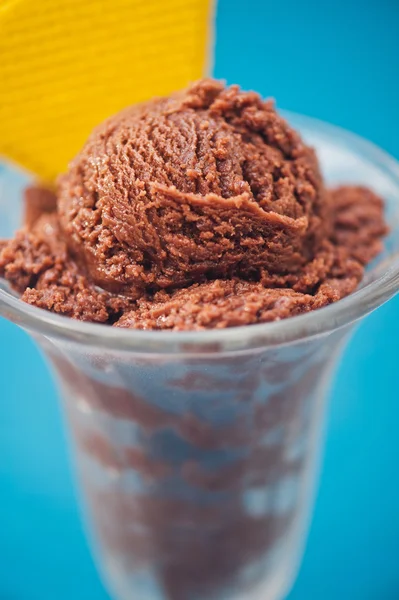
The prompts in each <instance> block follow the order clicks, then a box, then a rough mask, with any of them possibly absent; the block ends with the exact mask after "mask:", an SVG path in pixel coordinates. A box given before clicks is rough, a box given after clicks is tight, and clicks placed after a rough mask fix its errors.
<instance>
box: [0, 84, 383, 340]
mask: <svg viewBox="0 0 399 600" xmlns="http://www.w3.org/2000/svg"><path fill="white" fill-rule="evenodd" d="M46 194H47V198H46V203H45V206H43V210H42V214H40V216H38V218H33V217H32V214H35V212H36V216H37V206H39V207H40V202H39V203H38V200H37V197H36V200H35V210H33V211H32V210H31V211H30V214H29V215H28V218H27V222H26V227H25V229H23V230H22V231H20V232H19V233H17V235H16V237H15V239H14V240H11V241H10V242H9V243H7V244H5V245H3V249H2V250H1V252H0V276H2V277H5V278H6V279H8V280H9V282H10V283H11V285H12V286H13V287H14V288H15V289H16V290H17V291H19V292H20V293H21V295H22V299H23V300H24V301H26V302H28V303H30V304H33V305H36V306H39V307H41V308H45V309H47V310H51V311H54V312H57V313H60V314H63V315H67V316H70V317H73V318H76V319H82V320H87V321H96V322H103V323H108V324H111V325H116V326H118V327H135V328H145V329H176V330H183V329H203V328H215V327H229V326H233V325H240V324H250V323H258V322H265V321H271V320H276V319H281V318H286V317H289V316H293V315H297V314H301V313H303V312H307V311H309V310H313V309H315V308H320V307H322V306H325V305H327V304H329V303H331V302H334V301H336V300H339V299H340V298H342V297H343V296H345V295H347V294H349V293H350V292H352V291H353V290H354V289H355V288H356V286H357V285H358V283H359V281H360V280H361V278H362V275H363V267H364V265H365V264H366V263H367V262H368V261H369V260H370V259H371V258H373V256H375V254H376V253H378V251H379V250H380V248H381V242H380V240H381V237H382V236H383V235H384V233H385V224H384V220H383V203H382V201H381V200H380V199H379V198H378V197H377V196H375V194H373V193H372V192H371V191H369V190H366V189H363V188H360V187H346V188H339V189H337V190H333V191H329V190H326V188H325V186H324V184H323V180H322V177H321V174H320V170H319V166H318V162H317V158H316V156H315V154H314V152H313V150H312V149H311V148H309V147H308V146H306V145H305V144H304V142H303V141H302V140H301V138H300V136H299V135H298V134H297V133H296V132H295V131H294V130H292V129H291V127H290V126H289V125H288V124H287V123H286V121H285V120H284V119H282V118H281V117H280V116H279V115H278V114H277V112H276V111H275V108H274V105H273V103H272V102H271V101H266V102H265V101H263V100H262V99H261V98H260V97H259V96H258V95H257V94H255V93H254V92H249V93H247V92H242V91H240V89H239V88H238V87H237V86H232V87H227V88H226V87H224V86H223V85H222V84H221V83H219V82H216V81H213V80H203V81H200V82H198V83H196V84H194V85H192V86H191V87H190V88H188V89H187V90H185V91H183V92H180V93H177V94H175V95H173V96H171V97H170V98H161V99H155V100H152V101H150V102H148V103H145V104H142V105H139V106H134V107H131V108H128V109H126V110H124V111H123V112H121V113H119V114H118V115H116V116H114V117H112V118H110V119H109V120H107V121H106V122H105V123H104V124H102V125H100V126H99V127H98V128H97V129H96V130H95V131H94V132H93V134H92V135H91V137H90V139H89V140H88V142H87V144H86V145H85V147H84V148H83V150H82V151H81V153H80V154H79V155H78V156H77V157H76V158H75V159H74V160H73V161H72V163H71V165H70V169H69V171H68V172H67V173H66V174H65V175H63V176H61V177H60V178H59V180H58V184H57V192H56V201H55V202H54V206H55V205H56V208H55V209H54V211H53V212H52V213H51V209H52V207H53V205H52V202H51V200H49V197H48V192H46ZM32 195H33V194H32V192H30V196H31V197H32ZM36 196H37V195H36ZM31 201H32V200H31Z"/></svg>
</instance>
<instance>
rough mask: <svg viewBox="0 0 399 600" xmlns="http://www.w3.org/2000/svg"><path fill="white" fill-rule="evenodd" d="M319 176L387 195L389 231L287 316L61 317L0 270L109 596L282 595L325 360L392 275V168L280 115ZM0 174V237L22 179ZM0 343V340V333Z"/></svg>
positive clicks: (313, 457) (3, 307)
mask: <svg viewBox="0 0 399 600" xmlns="http://www.w3.org/2000/svg"><path fill="white" fill-rule="evenodd" d="M287 117H288V119H289V120H290V122H291V123H292V125H293V126H294V127H295V128H297V129H298V130H300V131H301V133H302V135H303V137H304V138H305V140H306V141H307V142H308V143H310V144H311V145H313V146H314V147H315V148H316V150H317V152H318V155H319V158H320V162H321V165H322V170H323V172H324V176H325V178H326V181H327V183H328V184H329V185H335V184H341V183H360V184H364V185H367V186H369V187H371V188H372V189H374V190H375V191H376V192H377V193H378V194H380V195H381V196H382V197H383V198H384V199H385V201H386V215H387V221H388V223H389V226H390V234H389V236H388V237H387V239H386V243H385V249H384V251H383V252H382V253H381V255H380V256H379V257H378V258H377V259H376V260H375V261H374V262H373V263H372V264H371V265H370V267H369V268H368V269H367V271H366V276H365V278H364V281H363V282H362V285H361V287H360V289H359V290H358V291H357V292H355V293H354V294H352V295H351V296H349V297H347V298H345V299H343V300H341V301H339V302H337V303H336V304H333V305H331V306H329V307H327V308H323V309H321V310H319V311H315V312H312V313H308V314H306V315H302V316H299V317H293V318H290V319H287V320H283V321H279V322H274V323H266V324H262V325H252V326H248V327H241V328H232V329H226V330H212V331H203V332H166V331H159V332H157V331H138V330H124V329H116V328H112V327H107V326H104V325H96V324H88V323H82V322H78V321H72V320H68V319H66V318H63V317H59V316H57V315H54V314H51V313H48V312H45V311H42V310H39V309H37V308H35V307H32V306H29V305H27V304H24V303H22V302H21V301H20V300H19V299H18V298H16V297H15V295H13V294H12V293H11V292H10V290H9V289H8V288H7V286H6V285H5V284H1V283H0V313H1V314H2V315H3V316H4V317H6V318H8V319H10V320H12V321H14V322H15V323H17V324H18V325H20V326H21V327H23V328H24V329H26V330H27V331H29V332H30V333H31V335H32V336H33V337H34V338H35V339H36V341H37V343H38V344H39V346H40V347H41V348H42V349H43V351H44V352H45V354H46V356H47V358H48V360H49V362H50V364H51V365H52V367H53V370H54V372H55V375H56V378H57V381H58V383H59V389H60V395H61V397H62V399H63V404H64V407H65V414H66V418H67V422H68V425H69V429H70V432H71V439H72V446H73V450H74V456H75V462H76V467H77V473H78V481H79V488H80V490H81V498H82V508H83V514H84V518H85V521H86V523H87V531H88V535H89V536H90V538H91V540H92V548H93V552H94V554H95V556H96V559H97V564H98V568H99V571H100V573H101V574H102V576H103V578H104V582H105V584H106V585H107V586H108V588H109V590H110V592H111V594H112V595H113V596H114V597H115V598H116V599H120V600H129V599H133V598H134V599H137V600H205V599H206V600H227V599H229V600H239V599H240V600H244V599H246V600H281V599H282V598H284V597H285V595H286V594H287V593H288V591H289V588H290V586H291V585H292V582H293V580H294V577H295V574H296V571H297V568H298V565H299V562H300V559H301V554H302V549H303V546H304V542H305V539H306V532H307V528H308V523H309V518H310V515H311V510H312V500H313V492H314V487H315V483H316V482H317V471H318V465H319V463H320V457H321V439H322V432H323V421H324V418H323V414H324V407H325V401H326V397H327V394H328V389H329V384H330V381H331V377H332V373H333V371H334V367H335V365H336V362H337V359H338V358H339V356H340V354H341V352H342V348H343V347H344V344H345V341H346V340H347V338H348V335H349V334H350V333H351V331H352V330H353V326H354V324H355V323H356V322H358V321H359V320H360V319H362V318H364V317H365V316H366V315H367V314H368V313H369V312H371V311H372V310H374V309H375V308H377V307H378V306H379V305H381V304H382V303H383V302H385V301H387V300H388V299H389V298H391V297H392V296H393V295H394V294H395V293H396V292H397V290H398V288H399V253H398V251H399V166H398V164H397V163H396V162H395V161H394V160H393V159H392V158H390V157H389V156H388V155H386V154H385V153H384V152H382V151H381V150H379V149H377V148H375V147H374V146H373V145H372V144H370V143H368V142H366V141H364V140H362V139H360V138H358V137H357V136H354V135H352V134H349V133H347V132H345V131H343V130H340V129H338V128H335V127H332V126H330V125H327V124H324V123H322V122H319V121H316V120H313V119H309V118H307V117H301V116H298V115H287ZM1 168H2V171H0V182H1V184H2V187H1V190H0V238H1V237H10V236H12V234H13V232H14V230H15V229H16V228H17V227H18V226H19V225H20V220H21V213H22V195H21V190H22V188H23V186H24V185H25V183H26V181H27V179H26V176H25V175H23V174H21V173H17V172H16V171H14V170H12V169H11V168H9V167H6V166H3V167H1ZM2 343H3V344H6V343H7V341H6V340H2Z"/></svg>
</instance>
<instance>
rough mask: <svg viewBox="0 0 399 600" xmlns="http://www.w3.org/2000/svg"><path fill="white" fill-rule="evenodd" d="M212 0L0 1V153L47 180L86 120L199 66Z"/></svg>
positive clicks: (175, 84) (207, 42)
mask: <svg viewBox="0 0 399 600" xmlns="http://www.w3.org/2000/svg"><path fill="white" fill-rule="evenodd" d="M212 4H213V2H212V0H112V1H110V0H85V1H84V0H0V155H2V156H4V157H6V158H8V159H10V160H12V161H14V162H16V163H18V164H20V165H21V166H23V167H25V168H27V169H29V170H31V171H33V172H34V173H36V174H37V175H38V176H39V177H40V178H42V179H45V180H49V181H51V180H53V179H54V178H55V176H56V175H57V174H58V173H60V172H63V171H64V170H65V169H66V167H67V165H68V162H69V161H70V159H71V158H72V157H73V156H74V155H75V154H76V152H77V151H78V150H79V149H80V147H81V146H82V144H83V143H84V142H85V140H86V139H87V137H88V135H89V133H90V131H91V130H92V129H93V127H94V126H95V125H97V124H98V123H100V122H101V121H102V120H104V119H105V118H106V117H108V116H110V115H112V114H113V113H115V112H117V111H118V110H120V109H121V108H123V107H125V106H127V105H129V104H134V103H136V102H141V101H143V100H146V99H148V98H150V97H152V96H157V95H165V94H169V93H170V92H172V91H173V90H177V89H180V88H182V87H184V86H186V85H187V84H188V83H189V82H190V81H193V80H195V79H198V78H200V77H202V76H203V75H204V73H205V72H206V71H207V69H208V67H209V56H210V52H211V45H212V20H213V19H212V17H213V6H212Z"/></svg>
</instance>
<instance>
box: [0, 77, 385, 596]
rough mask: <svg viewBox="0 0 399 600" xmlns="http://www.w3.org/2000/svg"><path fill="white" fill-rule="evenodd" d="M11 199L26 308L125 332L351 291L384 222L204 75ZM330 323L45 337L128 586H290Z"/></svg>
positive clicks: (248, 313)
mask: <svg viewBox="0 0 399 600" xmlns="http://www.w3.org/2000/svg"><path fill="white" fill-rule="evenodd" d="M26 200H27V211H26V217H25V227H24V228H23V229H22V230H21V231H19V232H18V233H17V234H16V236H15V238H14V239H13V240H10V241H7V242H3V243H0V275H1V276H3V277H5V278H7V280H8V281H9V282H10V284H11V286H12V287H13V288H14V289H15V290H17V291H18V292H19V293H20V294H21V298H22V299H23V300H24V301H25V302H28V303H30V304H32V305H35V306H38V307H40V308H43V309H46V310H50V311H53V312H56V313H59V314H61V315H66V316H69V317H73V318H75V319H80V320H85V321H95V322H99V323H106V324H108V325H113V326H117V327H122V328H132V329H134V328H141V329H150V330H152V329H158V330H161V329H165V330H190V329H193V330H196V329H212V328H225V327H232V326H238V325H250V324H255V323H261V322H266V321H274V320H279V319H283V318H288V317H292V316H295V315H299V314H301V313H304V312H308V311H310V310H314V309H318V308H322V307H323V306H325V305H327V304H329V303H331V302H335V301H338V300H340V298H342V297H343V296H345V295H347V294H350V293H351V292H352V291H353V290H354V289H355V288H356V287H357V285H358V284H359V282H360V281H361V279H362V277H363V272H364V267H365V265H366V264H367V263H368V262H369V261H370V260H371V259H372V258H373V257H374V256H375V255H376V254H377V253H378V252H379V251H380V249H381V239H382V237H383V235H384V233H385V231H386V227H385V223H384V219H383V202H382V200H381V199H380V198H379V197H378V196H376V195H375V194H374V193H373V192H372V191H370V190H367V189H365V188H363V187H355V186H346V187H340V188H337V189H334V190H328V189H326V187H325V185H324V183H323V180H322V177H321V174H320V170H319V166H318V162H317V158H316V156H315V154H314V152H313V151H312V150H311V149H310V148H308V147H307V146H306V145H305V144H304V143H303V142H302V140H301V139H300V137H299V135H298V134H297V133H296V132H294V131H293V130H292V129H291V128H290V127H289V125H288V124H287V123H286V122H285V121H284V120H283V119H282V118H280V117H279V116H278V114H277V113H276V112H275V109H274V106H273V104H272V103H271V102H263V101H262V100H261V99H260V98H259V96H258V95H256V94H254V93H243V92H241V91H240V90H239V89H238V88H237V87H235V86H233V87H231V88H224V87H223V86H222V85H221V84H219V83H217V82H214V81H210V80H205V81H202V82H199V83H197V84H194V85H193V86H192V87H191V88H189V89H188V90H186V91H184V92H181V93H179V94H176V95H175V96H173V97H171V98H167V99H160V100H154V101H152V102H149V103H147V104H144V105H142V106H139V107H133V108H131V109H127V110H126V111H124V112H123V113H121V114H119V115H117V116H115V117H113V118H111V119H110V120H108V121H107V122H106V123H104V124H103V125H101V126H100V127H99V128H98V129H97V130H96V131H95V132H94V133H93V135H92V136H91V138H90V139H89V141H88V143H87V145H86V146H85V147H84V148H83V150H82V152H81V153H80V155H79V156H77V157H76V159H75V160H74V161H73V162H72V164H71V167H70V170H69V172H68V173H66V174H65V175H63V176H62V177H60V179H59V181H58V184H57V190H56V193H55V194H51V193H50V192H49V191H48V190H45V189H38V188H33V189H29V190H27V192H26ZM132 333H133V332H132ZM342 335H343V332H342V331H341V330H340V331H335V332H331V333H329V335H328V336H315V337H314V338H312V339H311V340H309V339H306V338H305V339H301V340H298V341H296V342H294V343H292V344H281V345H277V346H273V345H272V346H270V347H257V346H256V347H255V348H254V349H249V350H248V351H245V352H242V351H237V352H234V351H233V350H229V351H227V350H226V351H224V350H220V349H218V350H215V349H214V348H213V349H212V348H211V349H209V348H207V349H206V351H205V352H203V351H202V352H201V353H197V351H196V349H194V350H193V345H191V349H190V345H188V346H187V345H186V346H185V351H184V352H179V353H174V352H170V353H166V352H165V353H164V354H162V355H158V348H157V347H155V348H154V352H153V353H151V352H149V353H145V352H143V353H140V352H136V351H133V352H131V353H129V352H123V351H119V348H115V349H110V348H106V349H105V348H104V347H103V346H102V336H101V334H100V335H99V336H98V343H92V344H88V346H89V347H86V344H80V343H77V342H76V340H73V339H72V340H71V341H69V340H68V345H67V344H65V346H64V344H63V343H58V341H57V340H56V339H55V340H52V339H51V340H47V339H46V344H47V345H46V349H47V351H48V354H49V356H50V358H51V361H52V364H53V366H54V368H55V370H56V372H57V374H58V376H59V377H60V378H61V380H62V383H63V385H62V388H63V394H64V396H65V399H66V406H67V411H68V415H69V420H70V423H71V426H72V430H73V432H74V437H75V440H76V443H77V448H78V455H79V463H80V467H81V472H82V474H83V476H82V479H83V486H84V490H85V496H86V502H87V506H88V508H89V510H88V514H89V515H90V517H91V520H92V524H93V525H94V527H93V530H94V532H95V534H96V537H97V540H98V542H99V547H100V554H101V555H102V556H103V560H104V564H106V565H107V566H108V568H109V570H110V572H111V570H113V573H114V577H115V578H116V579H118V581H119V582H121V583H120V586H119V588H118V589H123V590H128V592H127V591H124V592H123V593H124V595H126V594H128V595H129V596H132V597H137V598H151V599H153V598H157V599H160V600H203V599H205V598H206V599H207V600H208V599H210V598H214V599H215V600H216V599H218V600H219V599H225V598H237V597H238V598H248V597H250V595H251V597H255V594H256V592H255V591H254V590H255V589H258V591H259V594H258V595H257V596H256V597H262V598H264V597H269V596H270V595H275V594H276V592H275V589H274V585H275V583H274V577H275V573H276V572H277V576H278V577H279V578H280V577H281V579H282V580H284V582H286V580H287V573H288V578H289V573H290V571H291V570H292V565H293V562H296V558H295V561H294V559H293V554H294V553H293V548H294V547H296V546H297V543H298V542H297V540H298V538H299V534H298V532H299V531H301V532H302V529H303V520H304V506H305V504H306V502H305V498H306V497H307V496H308V493H309V492H308V485H309V481H310V479H309V474H310V473H311V471H312V462H313V458H314V455H315V454H316V452H317V444H316V443H315V440H316V436H315V432H317V430H318V429H319V427H320V411H321V408H322V400H323V396H324V394H325V388H326V379H327V375H328V373H329V371H330V370H331V366H332V361H333V359H334V354H335V352H336V350H337V348H338V346H339V345H340V344H341V343H342ZM167 337H168V336H166V338H167ZM202 350H203V348H202ZM300 535H302V533H301V534H300ZM295 552H296V550H295ZM115 572H116V575H115ZM281 574H282V575H281ZM270 581H271V583H270ZM269 586H271V587H270V589H271V590H272V591H270V590H269Z"/></svg>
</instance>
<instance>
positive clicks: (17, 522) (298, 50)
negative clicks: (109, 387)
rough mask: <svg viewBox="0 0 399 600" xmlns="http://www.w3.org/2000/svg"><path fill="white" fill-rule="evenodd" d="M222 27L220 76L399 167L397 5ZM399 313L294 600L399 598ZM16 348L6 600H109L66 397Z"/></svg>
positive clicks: (340, 379)
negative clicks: (385, 154)
mask: <svg viewBox="0 0 399 600" xmlns="http://www.w3.org/2000/svg"><path fill="white" fill-rule="evenodd" d="M304 5H306V6H304ZM360 6H361V10H360V9H359V7H360ZM217 29H218V41H217V48H216V64H215V74H216V76H218V77H222V78H225V79H227V80H228V81H229V82H230V83H233V82H239V83H240V84H241V85H242V86H243V87H246V88H252V89H257V90H259V91H260V92H262V93H263V94H264V95H273V96H274V97H275V98H277V100H278V104H279V106H281V107H283V108H287V109H291V110H295V111H297V112H303V113H305V114H309V115H312V116H316V117H319V118H322V119H324V120H327V121H330V122H332V123H336V124H338V125H341V126H343V127H346V128H348V129H351V130H353V131H356V132H357V133H359V134H361V135H363V136H364V137H367V138H369V139H371V140H372V141H374V142H375V143H377V144H379V145H380V146H381V147H383V148H385V149H386V150H388V151H389V152H391V153H392V154H393V155H394V156H396V157H397V158H399V134H398V129H399V128H398V122H399V87H398V86H399V84H398V75H399V43H398V37H399V36H398V29H399V3H398V2H397V0H373V1H367V0H363V1H362V2H358V1H357V0H346V1H345V2H344V1H342V0H339V1H338V0H335V2H330V3H323V2H320V1H319V0H318V1H316V0H308V1H307V2H305V3H303V2H297V0H290V1H288V0H287V1H286V2H276V1H273V2H271V1H270V0H263V1H261V0H259V1H257V2H256V1H254V0H246V1H245V2H242V1H241V2H238V1H235V0H220V2H219V11H218V20H217ZM398 314H399V298H398V299H396V300H393V301H392V302H390V303H389V304H388V305H386V306H384V307H383V308H381V309H380V310H379V311H377V312H376V313H374V314H373V315H372V316H370V317H369V318H368V319H367V320H366V322H365V323H363V324H362V326H361V327H360V329H359V330H358V331H357V333H356V335H355V337H354V339H353V340H352V342H351V344H350V347H349V348H348V350H347V352H346V354H345V357H344V360H343V362H342V365H341V368H340V370H339V373H338V376H337V379H336V385H335V387H334V390H333V394H332V401H331V404H330V411H329V420H328V432H327V433H328V437H327V447H326V454H325V460H324V468H323V473H322V478H321V486H320V490H319V494H318V501H317V505H316V511H315V516H314V520H313V524H312V528H311V532H310V537H309V541H308V545H307V550H306V554H305V559H304V561H303V564H302V568H301V571H300V574H299V577H298V580H297V583H296V585H295V588H294V590H293V592H292V594H291V596H290V600H321V599H322V600H337V598H339V599H340V600H397V599H398V598H399V469H398V464H399V436H398V433H397V432H398V424H397V423H398V421H399V405H398V403H397V398H398V393H397V390H396V387H397V373H398V367H397V364H398V359H397V356H398V343H397V340H398V339H399V319H398V318H397V315H398ZM4 339H7V344H2V343H0V361H1V362H0V365H1V366H0V377H1V402H0V600H55V599H56V600H71V599H72V598H73V599H74V600H107V599H108V596H107V594H106V592H105V591H104V589H103V588H102V586H101V583H100V582H99V579H98V576H97V574H96V572H95V569H94V566H93V563H92V560H91V557H90V554H89V550H88V547H87V544H86V542H85V539H84V535H83V531H82V527H81V524H80V521H79V518H78V513H77V508H76V502H75V496H74V491H73V484H72V479H71V469H70V466H69V462H68V457H67V450H66V445H65V436H64V430H63V425H62V418H61V414H60V409H59V406H58V403H57V401H56V393H55V389H54V386H53V384H52V382H51V379H50V377H49V375H48V372H47V369H46V367H45V365H44V362H43V359H42V358H41V356H40V355H39V353H38V351H37V350H36V348H35V347H34V345H33V343H32V342H31V341H30V339H29V338H28V337H27V336H26V335H25V334H24V333H23V332H21V331H19V330H18V329H17V328H16V327H14V326H12V325H10V324H9V323H6V322H5V321H2V320H0V340H4ZM138 600H139V599H138Z"/></svg>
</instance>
